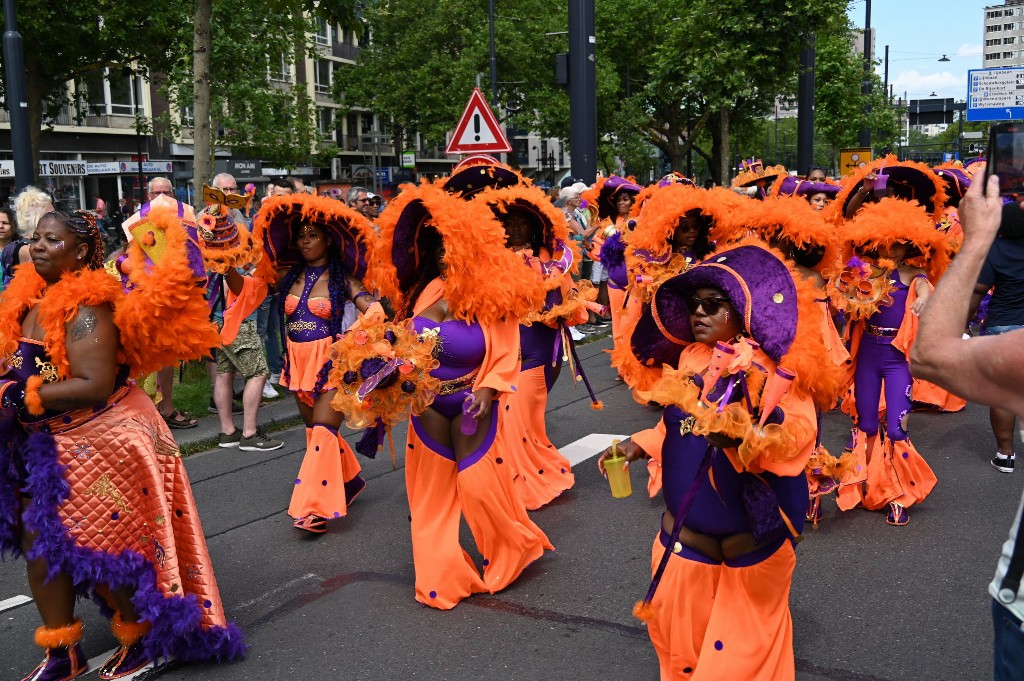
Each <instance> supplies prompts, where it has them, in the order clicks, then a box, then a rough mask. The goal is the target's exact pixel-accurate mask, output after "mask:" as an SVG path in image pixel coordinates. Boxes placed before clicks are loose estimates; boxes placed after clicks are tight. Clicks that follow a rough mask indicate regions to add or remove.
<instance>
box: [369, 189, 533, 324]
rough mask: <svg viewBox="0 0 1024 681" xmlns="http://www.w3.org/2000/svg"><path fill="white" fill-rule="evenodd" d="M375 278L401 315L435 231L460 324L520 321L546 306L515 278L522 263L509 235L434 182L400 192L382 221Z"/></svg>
mask: <svg viewBox="0 0 1024 681" xmlns="http://www.w3.org/2000/svg"><path fill="white" fill-rule="evenodd" d="M378 227H379V228H380V237H379V238H378V239H376V240H375V241H374V243H373V247H372V251H373V257H372V260H373V265H371V274H372V276H373V280H374V282H375V283H376V285H377V286H378V287H379V288H380V290H381V292H382V293H383V294H384V295H385V296H387V297H388V298H389V299H390V300H391V302H392V304H393V305H394V306H395V308H396V309H403V308H406V307H407V306H408V304H409V302H410V301H409V300H408V297H409V295H410V294H411V293H412V289H413V288H414V287H415V285H416V284H417V282H418V281H419V278H420V276H421V275H422V268H421V265H420V259H421V256H424V255H425V256H426V257H433V255H432V254H421V253H420V250H421V248H422V246H423V240H422V238H421V234H422V233H423V232H424V228H426V227H430V228H433V229H436V230H437V232H438V234H439V235H440V236H441V240H442V243H443V245H444V251H445V255H444V260H445V263H446V264H447V265H448V270H447V273H446V275H445V295H446V297H447V299H448V306H449V310H450V311H451V313H452V314H453V315H454V316H455V317H456V318H457V319H463V320H466V321H469V320H474V319H475V320H477V321H481V322H485V323H486V322H492V321H497V320H501V319H507V318H515V319H521V318H522V317H525V316H526V315H527V314H529V313H531V312H534V311H536V310H538V309H540V307H541V306H542V305H543V304H544V288H543V286H542V285H541V283H540V282H539V281H536V280H533V279H530V278H527V277H515V276H509V273H512V272H519V271H520V270H521V269H522V266H523V265H522V259H521V258H520V257H519V256H517V255H516V254H515V253H513V252H512V251H510V250H509V249H507V248H505V230H504V228H503V227H502V226H501V224H500V223H499V222H498V221H497V220H496V219H495V218H494V214H493V213H492V212H491V211H490V210H489V209H488V208H487V206H486V205H485V204H484V203H480V202H477V201H464V200H462V199H460V198H456V197H455V196H452V195H451V194H448V193H446V192H445V191H444V190H443V189H442V188H440V187H438V186H437V185H434V184H431V183H429V182H423V183H422V184H420V185H418V186H417V185H413V184H406V185H402V187H401V193H400V194H399V195H398V197H397V198H395V199H394V200H392V201H391V203H390V205H389V206H388V209H387V210H386V211H384V213H382V214H381V216H380V219H379V220H378Z"/></svg>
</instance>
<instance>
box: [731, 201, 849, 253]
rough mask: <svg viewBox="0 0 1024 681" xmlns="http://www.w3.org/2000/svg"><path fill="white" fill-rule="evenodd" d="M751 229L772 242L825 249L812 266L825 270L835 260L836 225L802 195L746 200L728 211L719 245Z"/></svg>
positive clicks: (838, 245)
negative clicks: (755, 200) (820, 257)
mask: <svg viewBox="0 0 1024 681" xmlns="http://www.w3.org/2000/svg"><path fill="white" fill-rule="evenodd" d="M751 232H754V233H755V234H757V235H758V236H759V237H760V238H762V239H764V240H765V241H767V242H769V243H773V244H775V243H778V242H779V240H780V239H785V240H787V241H789V242H790V243H791V244H793V245H794V246H796V247H798V248H801V249H815V248H822V249H824V253H823V256H822V259H821V262H820V264H819V265H817V266H815V269H828V268H830V267H831V266H832V265H834V264H835V263H836V262H838V258H839V251H840V244H839V242H838V241H837V240H836V238H835V228H834V227H833V226H832V225H831V224H829V223H826V222H825V220H824V218H823V217H822V216H821V212H819V211H816V210H814V208H812V207H811V205H810V204H809V203H807V202H806V201H804V200H803V198H801V197H798V196H769V197H768V198H766V199H765V200H764V201H757V202H753V201H747V202H745V203H744V204H743V205H742V206H740V207H739V208H737V209H736V210H733V211H732V212H731V213H730V214H729V217H728V218H727V219H726V220H725V221H724V224H723V225H722V228H721V229H720V230H716V232H715V236H716V237H717V238H718V239H719V241H718V243H719V244H720V245H721V244H722V243H728V242H730V241H736V240H738V239H741V238H743V237H744V236H746V235H748V234H750V233H751Z"/></svg>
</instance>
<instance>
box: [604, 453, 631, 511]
mask: <svg viewBox="0 0 1024 681" xmlns="http://www.w3.org/2000/svg"><path fill="white" fill-rule="evenodd" d="M619 442H620V441H619V440H612V455H611V456H609V457H608V458H607V459H605V460H604V471H605V473H607V474H608V485H609V486H610V487H611V488H612V496H613V497H614V498H616V499H622V498H623V497H628V496H629V495H630V494H632V493H633V484H632V483H631V482H630V480H629V468H627V467H626V457H624V456H622V455H621V454H619Z"/></svg>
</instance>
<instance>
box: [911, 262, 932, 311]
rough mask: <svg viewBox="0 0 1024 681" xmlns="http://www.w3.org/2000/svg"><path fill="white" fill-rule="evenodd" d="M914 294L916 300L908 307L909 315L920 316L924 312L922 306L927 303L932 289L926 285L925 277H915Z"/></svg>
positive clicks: (929, 285) (926, 279)
mask: <svg viewBox="0 0 1024 681" xmlns="http://www.w3.org/2000/svg"><path fill="white" fill-rule="evenodd" d="M922 274H923V272H922ZM914 293H915V294H917V299H916V300H914V304H913V305H911V306H910V312H911V314H914V315H917V316H921V313H922V312H923V311H924V306H925V304H926V303H927V302H928V297H929V296H931V294H932V287H931V284H929V283H928V278H927V277H924V276H915V278H914Z"/></svg>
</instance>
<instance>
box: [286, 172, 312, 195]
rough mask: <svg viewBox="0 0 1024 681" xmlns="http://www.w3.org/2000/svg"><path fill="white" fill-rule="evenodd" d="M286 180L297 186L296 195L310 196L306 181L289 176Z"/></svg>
mask: <svg viewBox="0 0 1024 681" xmlns="http://www.w3.org/2000/svg"><path fill="white" fill-rule="evenodd" d="M284 179H286V180H289V181H290V182H291V183H292V184H293V185H295V193H296V194H308V193H309V190H307V189H306V183H305V181H304V180H302V179H301V178H298V177H294V176H292V175H289V176H288V177H286V178H284Z"/></svg>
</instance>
